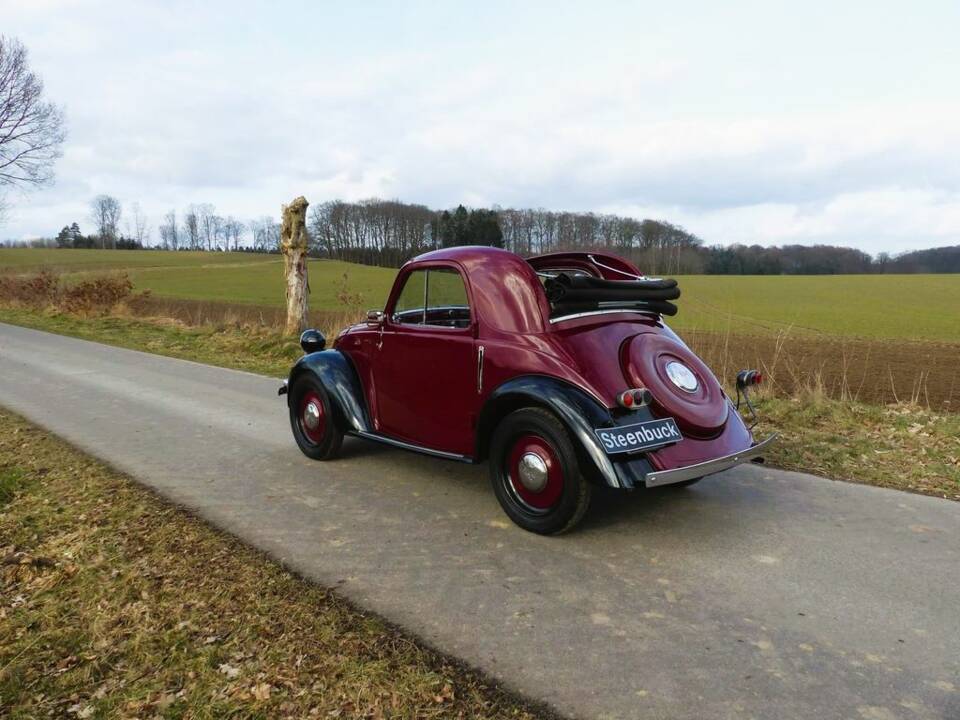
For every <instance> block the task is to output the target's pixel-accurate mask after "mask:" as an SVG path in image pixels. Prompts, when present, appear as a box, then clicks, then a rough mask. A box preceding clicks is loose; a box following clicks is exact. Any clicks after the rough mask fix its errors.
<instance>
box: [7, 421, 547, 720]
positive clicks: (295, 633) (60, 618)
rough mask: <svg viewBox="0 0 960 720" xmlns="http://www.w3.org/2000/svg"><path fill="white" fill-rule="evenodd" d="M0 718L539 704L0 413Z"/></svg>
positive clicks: (417, 713) (528, 711) (512, 714)
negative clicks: (520, 697) (507, 690)
mask: <svg viewBox="0 0 960 720" xmlns="http://www.w3.org/2000/svg"><path fill="white" fill-rule="evenodd" d="M0 538H2V542H0V716H3V717H9V718H17V719H20V718H23V719H25V718H38V717H56V718H91V717H97V718H100V717H110V718H113V717H116V718H160V717H163V718H174V717H176V718H224V717H235V718H313V717H322V718H328V717H363V718H386V717H397V718H433V717H438V718H465V717H489V718H530V717H533V716H534V715H538V714H541V713H539V712H538V711H535V710H534V709H532V708H531V707H529V706H527V705H526V704H524V703H523V702H521V701H519V700H517V699H516V698H515V697H512V696H510V695H508V694H505V693H504V692H502V691H500V690H498V689H497V688H495V687H494V686H492V684H491V683H489V682H488V681H486V680H485V679H484V678H483V677H481V676H479V675H478V674H476V673H473V672H470V671H468V670H466V669H464V668H462V667H460V666H459V665H457V664H456V663H455V662H453V661H451V660H449V659H448V658H446V657H444V656H442V655H440V654H438V653H436V652H433V651H431V650H429V649H427V648H425V647H423V646H422V645H420V644H419V643H418V642H417V641H416V640H414V639H412V638H410V637H408V636H405V635H403V634H402V633H400V632H398V631H397V630H396V629H394V628H391V627H389V626H388V625H386V624H385V623H383V622H382V621H381V620H379V619H377V618H376V617H372V616H370V615H368V614H366V613H364V612H362V611H360V610H358V609H356V608H354V607H352V606H350V605H348V604H347V603H345V602H344V601H342V600H340V599H338V598H337V597H336V596H335V595H333V594H331V593H330V592H329V591H328V590H325V589H323V588H319V587H316V586H314V585H312V584H310V583H308V582H305V581H303V580H301V579H300V578H298V577H296V576H294V575H293V574H291V573H290V572H288V571H286V570H285V569H283V568H282V567H280V566H279V565H277V564H276V563H274V562H272V561H270V560H269V559H267V558H266V557H264V556H263V555H261V554H259V553H257V552H255V551H252V550H250V549H249V548H247V547H245V546H243V545H242V544H241V543H239V542H238V541H236V540H235V539H233V538H231V537H228V536H225V535H224V534H222V533H219V532H217V531H215V530H213V529H212V528H210V527H209V526H207V525H206V524H204V523H203V522H201V521H199V520H197V519H195V518H193V517H191V516H190V515H188V514H187V513H186V512H184V511H182V510H180V509H178V508H175V507H172V506H170V505H169V504H167V503H165V502H164V501H162V500H160V499H158V498H157V497H155V496H154V495H152V494H150V493H149V492H147V491H146V490H144V489H143V488H141V487H140V486H138V485H137V484H136V483H134V482H132V481H130V480H128V479H127V478H126V477H124V476H122V475H120V474H118V473H116V472H113V471H111V470H110V469H108V468H106V467H105V466H103V465H102V464H100V463H98V462H96V461H95V460H93V459H91V458H89V457H87V456H85V455H84V454H82V453H80V452H78V451H77V450H74V449H73V448H71V447H69V446H67V445H66V444H65V443H63V442H62V441H59V440H57V439H55V438H53V437H51V436H49V435H48V434H47V433H45V432H43V431H41V430H39V429H37V428H35V427H32V426H31V425H29V424H28V423H26V422H25V421H24V420H22V419H20V418H18V417H15V416H13V415H11V414H10V413H7V412H3V411H0Z"/></svg>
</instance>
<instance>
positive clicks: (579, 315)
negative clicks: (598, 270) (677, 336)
mask: <svg viewBox="0 0 960 720" xmlns="http://www.w3.org/2000/svg"><path fill="white" fill-rule="evenodd" d="M613 313H639V314H640V315H652V316H653V317H659V316H660V313H657V312H654V311H653V310H639V309H636V308H619V309H617V310H612V309H611V310H588V311H587V312H579V313H573V314H572V315H561V316H560V317H555V318H550V324H551V325H553V324H555V323H558V322H563V321H564V320H576V319H577V318H582V317H590V316H591V315H612V314H613Z"/></svg>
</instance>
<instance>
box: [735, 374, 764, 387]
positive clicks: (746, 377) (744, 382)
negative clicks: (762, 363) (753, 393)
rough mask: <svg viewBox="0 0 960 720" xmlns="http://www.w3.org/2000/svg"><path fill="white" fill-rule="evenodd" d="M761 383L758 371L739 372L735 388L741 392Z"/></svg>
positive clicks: (761, 376) (761, 375)
mask: <svg viewBox="0 0 960 720" xmlns="http://www.w3.org/2000/svg"><path fill="white" fill-rule="evenodd" d="M762 382H763V374H762V373H761V372H760V371H759V370H741V371H740V372H738V373H737V387H738V388H740V389H741V390H742V389H744V388H748V387H751V386H753V385H759V384H760V383H762Z"/></svg>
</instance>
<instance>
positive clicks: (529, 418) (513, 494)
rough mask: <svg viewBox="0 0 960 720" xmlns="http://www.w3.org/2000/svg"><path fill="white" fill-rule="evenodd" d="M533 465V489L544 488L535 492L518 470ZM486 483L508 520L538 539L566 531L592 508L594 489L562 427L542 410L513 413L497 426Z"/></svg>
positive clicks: (548, 413) (526, 470) (524, 410)
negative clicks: (538, 535) (522, 479)
mask: <svg viewBox="0 0 960 720" xmlns="http://www.w3.org/2000/svg"><path fill="white" fill-rule="evenodd" d="M530 455H534V456H536V458H539V461H540V463H542V465H543V467H542V468H541V467H540V466H539V465H537V464H536V463H537V459H536V458H533V459H528V460H525V458H528V456H530ZM531 462H532V463H534V476H533V479H534V483H533V484H534V485H535V484H536V481H537V480H540V479H542V481H543V482H544V485H543V487H542V488H541V489H539V490H536V489H533V490H532V489H531V487H529V486H528V485H530V483H528V485H524V484H523V483H522V482H521V479H520V476H519V472H520V465H521V464H523V463H527V464H529V463H531ZM525 472H529V468H527V467H525ZM536 472H539V473H541V474H540V475H539V476H538V475H536ZM556 473H559V486H558V484H557V482H558V481H557V475H556ZM490 482H491V483H492V484H493V491H494V493H495V494H496V496H497V500H498V501H499V502H500V506H501V507H502V508H503V511H504V512H505V513H506V514H507V516H508V517H509V518H510V519H511V520H513V522H515V523H516V524H517V525H519V526H520V527H522V528H523V529H524V530H529V531H530V532H535V533H539V534H541V535H558V534H560V533H563V532H566V531H567V530H570V529H571V528H572V527H574V526H575V525H576V524H577V523H578V522H580V519H581V518H582V517H583V515H584V513H586V512H587V508H588V507H590V495H591V489H592V488H591V486H590V484H589V482H588V481H587V480H586V479H585V478H584V477H583V474H582V473H581V472H580V465H579V463H578V462H577V453H576V450H575V448H574V445H573V441H572V440H571V439H570V435H569V434H568V433H567V430H566V428H565V427H564V426H563V423H561V422H560V420H558V419H557V417H556V416H555V415H553V413H551V412H548V411H547V410H543V409H541V408H523V409H522V410H516V411H514V412H512V413H511V414H510V415H508V416H507V417H505V418H504V419H503V420H502V421H501V422H500V424H499V425H498V426H497V429H496V430H495V431H494V433H493V438H492V440H491V443H490Z"/></svg>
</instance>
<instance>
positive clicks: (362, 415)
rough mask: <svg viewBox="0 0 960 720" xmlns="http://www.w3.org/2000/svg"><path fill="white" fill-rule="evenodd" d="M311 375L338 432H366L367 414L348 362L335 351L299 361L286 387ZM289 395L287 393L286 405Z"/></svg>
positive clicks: (368, 421) (356, 381)
mask: <svg viewBox="0 0 960 720" xmlns="http://www.w3.org/2000/svg"><path fill="white" fill-rule="evenodd" d="M304 373H311V374H313V375H314V376H315V377H316V378H317V379H318V380H319V381H320V383H321V384H322V385H323V387H324V389H325V390H326V391H327V394H328V395H329V396H330V402H331V403H333V406H334V413H335V415H336V418H337V422H338V424H339V425H340V428H341V429H342V430H344V431H346V432H370V429H371V423H370V413H369V411H368V410H367V403H366V398H365V396H364V394H363V385H362V384H361V383H360V376H359V375H358V374H357V371H356V368H354V366H353V363H352V362H350V359H349V358H348V357H347V356H346V355H344V354H343V353H342V352H340V351H339V350H321V351H320V352H315V353H310V354H309V355H304V356H303V357H302V358H300V359H299V360H298V361H297V363H296V364H295V365H294V366H293V368H292V369H291V370H290V378H289V380H288V381H287V387H288V388H290V389H292V388H293V385H294V383H295V382H296V381H297V380H298V379H299V378H300V377H301V376H302V375H303V374H304ZM281 392H283V390H282V389H281ZM289 402H290V395H289V393H287V403H288V404H289Z"/></svg>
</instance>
